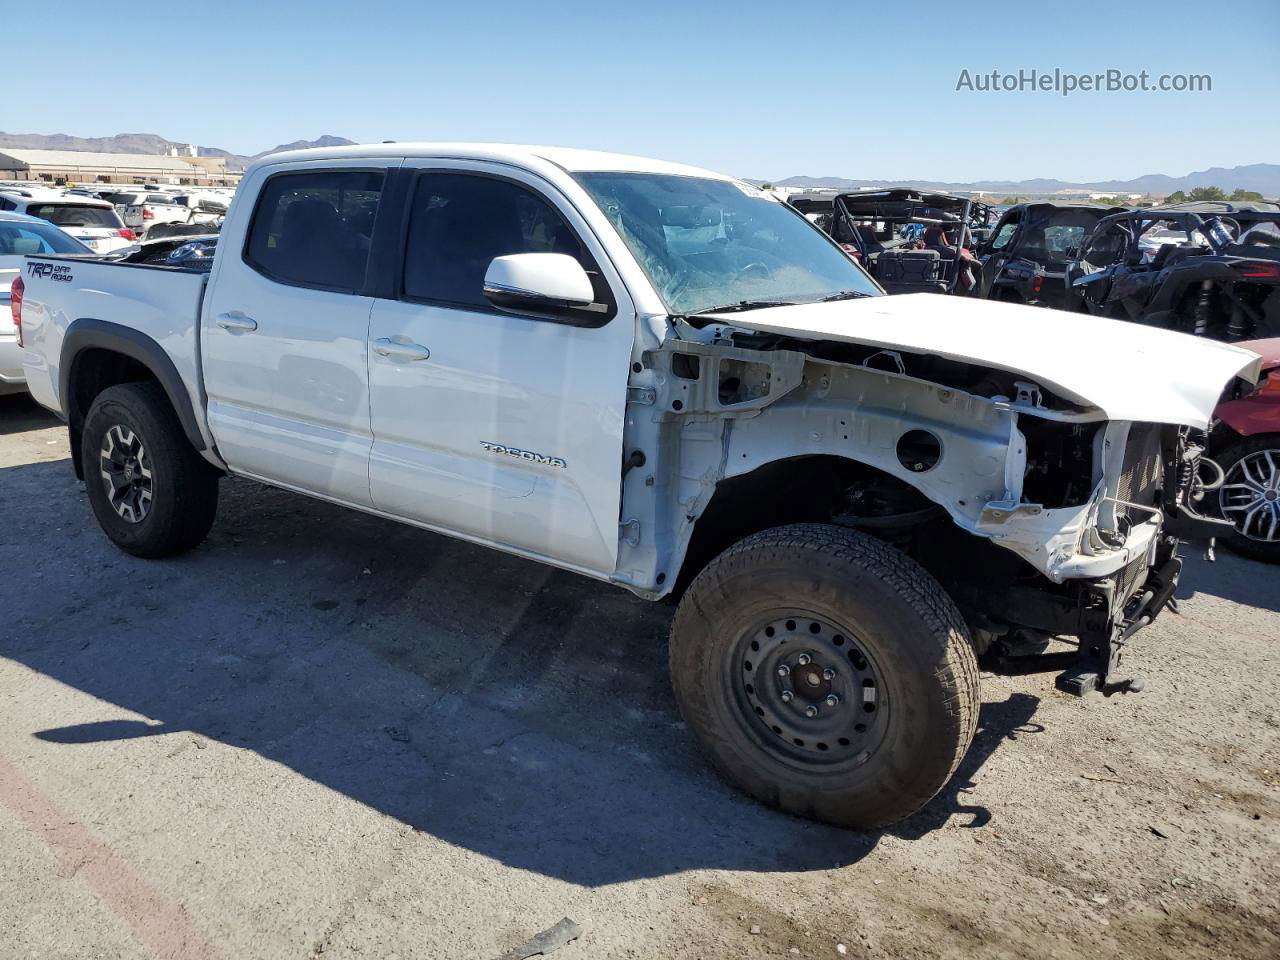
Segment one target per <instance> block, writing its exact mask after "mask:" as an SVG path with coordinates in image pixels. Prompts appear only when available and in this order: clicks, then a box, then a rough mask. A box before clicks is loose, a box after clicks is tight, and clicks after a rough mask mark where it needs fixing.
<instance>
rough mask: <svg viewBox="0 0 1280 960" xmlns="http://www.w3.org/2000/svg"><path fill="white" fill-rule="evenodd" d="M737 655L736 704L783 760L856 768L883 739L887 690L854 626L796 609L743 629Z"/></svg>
mask: <svg viewBox="0 0 1280 960" xmlns="http://www.w3.org/2000/svg"><path fill="white" fill-rule="evenodd" d="M733 653H734V660H733V662H734V663H736V664H737V665H738V668H739V669H738V675H737V676H735V677H733V678H731V681H730V682H731V683H732V684H733V690H732V693H733V702H734V703H736V704H737V706H738V709H739V711H740V712H741V714H742V718H743V725H744V726H745V727H747V728H748V729H751V730H753V731H754V733H755V739H756V740H757V741H758V743H759V745H760V746H761V747H762V748H763V749H764V750H766V751H767V752H768V753H770V754H771V755H773V756H774V757H776V758H777V759H779V760H781V761H783V762H785V763H788V764H790V765H793V766H798V767H804V768H808V769H813V767H814V766H815V765H818V766H822V767H829V768H833V769H835V768H845V767H849V766H856V765H858V764H861V763H863V762H865V761H866V760H867V758H868V757H870V756H871V754H872V753H873V752H874V751H875V749H876V748H877V747H878V746H879V745H880V742H881V741H882V740H883V739H884V732H885V728H886V726H887V725H888V720H889V698H888V695H887V690H886V688H885V684H884V682H883V680H882V676H881V672H880V670H879V669H878V668H877V667H876V665H875V664H874V662H873V661H872V660H871V659H870V658H869V657H868V655H867V654H866V653H865V652H864V650H863V649H862V647H861V645H860V644H858V642H857V641H856V639H855V638H854V637H853V636H852V635H851V633H850V632H849V631H848V630H844V629H841V628H840V627H838V626H836V625H835V624H833V623H831V622H829V621H828V620H826V619H824V618H822V617H817V616H812V615H809V614H805V613H802V612H799V611H797V612H795V613H792V614H783V615H781V616H776V617H771V618H770V619H769V621H768V622H766V623H761V624H760V625H759V627H758V628H757V629H754V630H751V631H749V632H747V633H744V634H743V635H742V636H741V637H739V638H738V640H737V641H736V643H735V644H734V650H733Z"/></svg>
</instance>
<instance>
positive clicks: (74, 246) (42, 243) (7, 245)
mask: <svg viewBox="0 0 1280 960" xmlns="http://www.w3.org/2000/svg"><path fill="white" fill-rule="evenodd" d="M92 252H93V251H92V250H90V249H89V248H88V247H86V246H85V245H84V244H83V243H81V242H80V241H79V240H76V239H74V238H73V237H69V236H67V235H66V234H65V233H63V232H62V231H61V230H59V229H58V228H57V227H51V226H49V225H48V224H44V223H25V222H23V221H19V220H0V257H20V256H25V255H27V254H34V255H36V256H40V255H42V254H43V255H48V254H53V253H92Z"/></svg>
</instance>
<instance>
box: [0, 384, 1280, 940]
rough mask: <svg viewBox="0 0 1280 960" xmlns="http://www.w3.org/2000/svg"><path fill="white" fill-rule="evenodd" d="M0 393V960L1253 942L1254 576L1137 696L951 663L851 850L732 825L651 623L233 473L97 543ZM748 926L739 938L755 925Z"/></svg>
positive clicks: (47, 457)
mask: <svg viewBox="0 0 1280 960" xmlns="http://www.w3.org/2000/svg"><path fill="white" fill-rule="evenodd" d="M65 436H66V435H65V430H64V429H63V428H62V427H61V426H60V425H58V424H56V422H55V421H53V420H52V418H50V417H47V416H45V415H44V414H43V413H42V412H40V411H39V410H38V408H36V407H35V406H33V405H32V404H31V403H30V402H29V401H27V400H25V399H14V398H0V514H2V516H3V522H0V838H2V841H0V944H3V947H0V955H3V956H4V957H6V958H9V957H23V958H26V957H30V958H40V960H53V958H61V957H66V958H76V960H80V958H129V960H134V958H142V957H157V958H160V957H173V958H179V957H180V958H182V960H200V958H206V957H207V958H258V957H263V958H277V957H280V958H298V960H304V958H309V957H320V956H323V957H324V958H325V960H329V958H335V957H337V958H357V957H363V958H368V957H376V958H444V957H447V958H478V960H492V958H495V957H498V956H500V955H502V954H503V953H504V952H505V951H507V950H510V949H511V948H513V947H515V946H516V945H518V944H520V943H521V942H522V941H524V940H526V939H528V938H529V937H531V936H533V935H534V934H536V933H538V932H539V931H542V930H544V929H546V928H548V927H551V926H552V925H553V924H555V923H556V922H557V921H559V920H560V919H561V918H562V917H566V916H567V917H570V918H572V919H574V920H575V921H578V922H579V923H581V924H583V925H584V926H585V927H586V932H585V933H584V934H583V935H582V936H581V937H580V938H579V939H578V940H576V941H574V942H573V943H570V944H569V945H567V946H564V947H563V948H561V949H560V950H558V951H557V952H556V953H555V954H554V956H555V957H557V958H561V957H562V958H564V960H581V958H592V960H595V958H604V957H645V958H651V957H652V958H656V957H672V958H685V957H705V958H721V957H751V958H755V957H794V956H800V957H812V958H825V957H839V956H848V957H855V958H861V957H904V958H905V957H922V958H923V957H966V958H970V957H993V958H994V957H1001V958H1003V957H1008V958H1014V957H1032V956H1033V957H1036V958H1059V957H1086V956H1087V957H1090V958H1110V957H1117V958H1119V957H1125V958H1130V957H1135V956H1141V957H1144V958H1164V957H1169V958H1174V957H1177V958H1180V960H1188V958H1199V957H1205V958H1209V957H1213V958H1268V960H1271V958H1275V957H1277V956H1280V829H1278V826H1277V824H1278V820H1280V569H1276V568H1269V567H1266V566H1263V565H1261V564H1257V563H1253V562H1250V561H1246V560H1242V559H1240V558H1237V557H1234V556H1232V555H1231V554H1229V553H1227V552H1225V551H1220V553H1219V558H1218V562H1217V563H1216V564H1208V563H1206V562H1204V561H1203V560H1202V559H1199V558H1192V559H1191V560H1190V561H1189V563H1188V570H1187V572H1186V575H1185V579H1184V588H1183V590H1182V597H1183V602H1182V608H1181V613H1180V615H1172V614H1167V615H1165V616H1163V617H1162V618H1161V619H1160V620H1159V621H1158V622H1157V623H1156V624H1155V625H1154V626H1153V627H1152V628H1151V629H1149V630H1147V631H1145V632H1144V633H1142V634H1141V635H1140V636H1139V638H1138V639H1137V640H1136V642H1135V647H1134V650H1133V652H1132V653H1131V654H1130V661H1131V663H1133V664H1134V665H1135V669H1137V670H1139V671H1140V672H1141V673H1143V674H1144V675H1145V676H1146V678H1147V680H1148V685H1147V689H1146V690H1145V691H1144V692H1142V693H1140V694H1124V695H1116V696H1112V697H1106V698H1104V697H1102V696H1100V695H1095V696H1093V697H1090V698H1088V699H1085V700H1077V699H1073V698H1070V697H1067V696H1065V695H1062V694H1060V693H1058V692H1056V691H1055V690H1054V688H1053V685H1052V678H1051V677H1049V676H1034V677H997V676H987V675H984V680H983V701H984V702H983V707H982V714H981V727H980V730H979V733H978V737H977V740H976V741H975V743H974V745H973V747H972V749H971V750H970V752H969V755H968V757H967V758H966V760H965V762H964V765H963V766H962V768H961V771H960V773H959V775H958V776H957V777H956V778H955V780H954V781H953V783H952V784H951V785H950V786H949V787H948V788H947V789H946V790H945V791H944V792H943V793H942V794H941V795H940V796H939V797H938V798H936V800H935V801H934V802H933V803H932V804H931V805H930V806H929V807H928V808H927V809H926V810H925V811H924V812H922V813H920V814H919V815H917V816H916V817H914V818H912V819H911V820H910V821H908V822H906V823H903V824H901V825H899V826H897V827H895V828H894V829H891V830H889V831H887V832H883V833H875V834H856V833H850V832H844V831H839V830H835V829H829V828H826V827H822V826H817V825H814V824H812V823H808V822H804V821H801V820H797V819H794V818H791V817H788V816H785V815H783V814H779V813H775V812H773V811H770V810H767V809H764V808H762V807H760V806H758V805H756V804H754V803H752V802H751V801H749V800H747V799H745V798H743V797H742V796H740V795H739V794H737V793H736V792H735V791H734V790H733V789H732V788H730V787H728V786H726V785H725V784H724V783H722V782H721V781H720V780H719V779H717V778H716V776H715V775H714V774H713V773H711V771H710V770H709V768H708V767H707V766H706V764H705V763H704V762H703V760H702V759H701V758H700V757H699V755H698V753H697V751H696V749H695V748H694V746H693V744H692V743H691V742H690V740H689V737H688V736H687V734H686V732H685V731H684V730H683V729H682V725H681V723H680V721H679V718H678V715H677V712H676V710H675V706H674V704H673V702H672V700H671V695H670V693H669V691H668V685H667V677H666V651H665V633H666V629H667V625H668V622H669V618H670V616H671V608H670V607H667V606H663V605H650V604H646V603H644V602H642V601H640V600H637V599H635V598H633V597H631V596H630V595H628V594H627V593H625V592H623V591H621V590H618V589H615V588H612V587H609V586H605V585H601V584H596V583H593V582H591V581H588V580H585V579H582V578H578V577H575V576H573V575H570V574H564V573H558V572H554V571H551V570H549V569H547V568H544V567H541V566H539V565H536V564H534V563H530V562H526V561H523V560H519V559H514V558H509V557H504V556H501V555H499V554H496V553H493V552H491V551H487V550H483V549H480V548H476V547H472V546H468V545H465V544H460V543H456V542H453V541H450V540H448V539H445V538H441V537H437V536H433V535H430V534H426V533H422V532H419V531H415V530H413V529H410V528H408V527H402V526H398V525H396V524H392V523H389V522H385V521H381V520H378V519H374V518H370V517H366V516H362V515H360V514H357V513H353V512H349V511H344V510H340V509H337V508H334V507H330V506H328V505H325V504H322V503H318V502H315V501H311V500H307V499H305V498H302V497H298V496H293V495H289V494H285V493H281V492H278V491H274V490H270V489H267V488H263V487H259V486H256V485H252V484H249V483H244V482H239V481H235V482H227V483H225V484H224V485H223V499H222V505H221V512H220V514H219V520H218V523H217V524H216V525H215V527H214V531H213V534H212V536H211V538H210V540H209V542H208V543H207V544H205V545H204V546H202V547H201V548H200V549H198V550H196V551H194V552H193V553H191V554H189V555H187V556H184V557H182V558H179V559H176V560H172V561H164V562H146V561H140V560H135V559H133V558H130V557H128V556H125V555H124V554H122V553H120V552H118V551H116V550H115V549H113V548H112V547H110V546H109V545H108V543H107V542H106V540H105V539H104V538H103V536H102V535H101V534H100V532H99V531H98V529H97V527H96V525H95V524H94V522H93V520H92V517H91V515H90V512H89V509H88V506H87V504H86V502H85V498H84V493H83V490H82V489H81V487H80V485H79V484H78V483H77V482H76V480H75V479H74V477H73V476H72V473H71V469H70V464H69V462H68V460H67V456H68V453H67V446H66V439H65ZM753 931H755V932H753Z"/></svg>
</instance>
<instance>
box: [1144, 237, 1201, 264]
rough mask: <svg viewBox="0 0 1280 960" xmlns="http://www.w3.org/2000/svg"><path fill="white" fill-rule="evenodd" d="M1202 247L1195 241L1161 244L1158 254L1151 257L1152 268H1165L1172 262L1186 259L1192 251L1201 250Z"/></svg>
mask: <svg viewBox="0 0 1280 960" xmlns="http://www.w3.org/2000/svg"><path fill="white" fill-rule="evenodd" d="M1201 250H1203V248H1202V247H1199V246H1197V245H1196V244H1194V243H1165V244H1161V245H1160V249H1159V250H1157V251H1156V255H1155V256H1154V257H1152V258H1151V269H1152V270H1153V271H1155V270H1163V269H1164V268H1165V267H1167V266H1169V265H1170V264H1171V263H1177V262H1178V261H1179V260H1185V259H1186V258H1187V257H1188V256H1190V255H1191V252H1192V251H1201Z"/></svg>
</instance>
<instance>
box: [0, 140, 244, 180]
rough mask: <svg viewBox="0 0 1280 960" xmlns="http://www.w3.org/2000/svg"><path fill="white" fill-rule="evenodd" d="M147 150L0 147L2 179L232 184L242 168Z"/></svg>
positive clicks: (188, 154) (217, 159)
mask: <svg viewBox="0 0 1280 960" xmlns="http://www.w3.org/2000/svg"><path fill="white" fill-rule="evenodd" d="M170 153H171V155H170V156H160V155H155V154H142V153H89V152H84V151H79V150H28V149H26V148H23V147H0V180H41V181H44V182H46V183H51V184H62V183H66V184H70V183H165V184H173V185H181V186H223V185H233V184H235V183H236V182H238V181H239V179H240V174H238V173H231V172H228V170H227V161H226V160H225V159H224V158H223V157H197V156H194V153H195V147H188V148H187V152H186V155H184V156H177V153H178V151H177V150H176V149H174V150H171V151H170Z"/></svg>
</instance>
